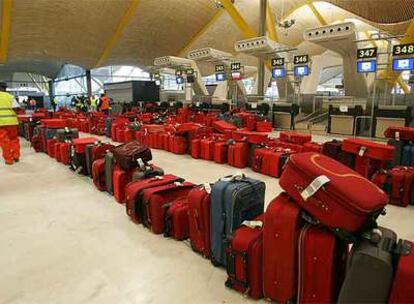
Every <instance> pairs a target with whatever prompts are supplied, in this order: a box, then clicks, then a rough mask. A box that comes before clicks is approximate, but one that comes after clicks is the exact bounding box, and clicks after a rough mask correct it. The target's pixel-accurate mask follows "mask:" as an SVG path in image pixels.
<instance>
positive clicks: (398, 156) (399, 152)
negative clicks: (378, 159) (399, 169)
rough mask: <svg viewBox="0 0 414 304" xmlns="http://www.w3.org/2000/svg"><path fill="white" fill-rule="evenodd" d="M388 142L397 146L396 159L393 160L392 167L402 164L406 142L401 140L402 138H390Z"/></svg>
mask: <svg viewBox="0 0 414 304" xmlns="http://www.w3.org/2000/svg"><path fill="white" fill-rule="evenodd" d="M388 144H389V145H391V146H394V147H395V154H394V159H393V160H392V162H391V168H393V167H395V166H399V165H401V158H402V153H403V148H404V145H406V142H404V141H401V140H395V139H393V138H392V139H390V140H388Z"/></svg>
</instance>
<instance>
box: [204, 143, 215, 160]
mask: <svg viewBox="0 0 414 304" xmlns="http://www.w3.org/2000/svg"><path fill="white" fill-rule="evenodd" d="M214 144H215V140H213V139H210V138H205V139H202V140H201V141H200V157H201V159H205V160H213V159H214Z"/></svg>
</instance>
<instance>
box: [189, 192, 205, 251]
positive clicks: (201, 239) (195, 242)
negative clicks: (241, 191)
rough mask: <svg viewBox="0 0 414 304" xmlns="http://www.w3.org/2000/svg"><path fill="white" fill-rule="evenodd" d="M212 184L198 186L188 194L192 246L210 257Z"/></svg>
mask: <svg viewBox="0 0 414 304" xmlns="http://www.w3.org/2000/svg"><path fill="white" fill-rule="evenodd" d="M210 191H211V188H210V185H209V184H207V185H203V186H198V187H196V188H194V189H192V190H191V191H190V192H189V194H188V208H189V209H188V220H189V230H190V231H189V232H190V242H191V248H192V249H193V250H194V251H195V252H199V253H201V254H202V255H203V256H204V257H206V258H209V257H210V255H211V251H210V204H211V197H210Z"/></svg>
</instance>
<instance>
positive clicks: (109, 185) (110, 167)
mask: <svg viewBox="0 0 414 304" xmlns="http://www.w3.org/2000/svg"><path fill="white" fill-rule="evenodd" d="M113 171H114V155H113V154H112V152H108V153H106V154H105V180H106V191H107V192H108V193H109V194H114V184H113V182H112V180H113Z"/></svg>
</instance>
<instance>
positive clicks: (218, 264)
mask: <svg viewBox="0 0 414 304" xmlns="http://www.w3.org/2000/svg"><path fill="white" fill-rule="evenodd" d="M211 264H213V266H214V267H219V266H220V265H221V264H220V263H219V262H218V261H217V260H216V259H215V258H214V257H213V256H212V257H211Z"/></svg>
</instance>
